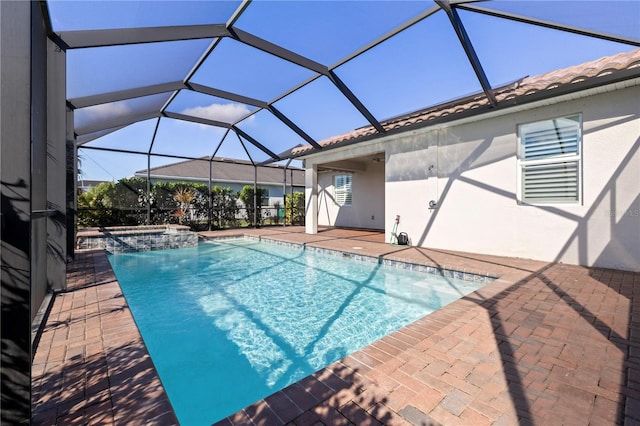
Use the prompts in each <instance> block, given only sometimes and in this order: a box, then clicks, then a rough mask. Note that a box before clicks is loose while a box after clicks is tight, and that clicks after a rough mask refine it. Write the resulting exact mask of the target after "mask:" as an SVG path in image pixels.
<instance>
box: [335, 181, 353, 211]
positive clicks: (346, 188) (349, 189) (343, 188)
mask: <svg viewBox="0 0 640 426" xmlns="http://www.w3.org/2000/svg"><path fill="white" fill-rule="evenodd" d="M340 178H344V179H345V180H347V178H348V181H349V182H348V183H346V182H345V183H344V184H342V185H338V179H340ZM342 192H344V194H345V195H344V201H342V202H340V200H341V199H342V196H341V195H340V193H342ZM333 200H334V202H335V204H336V205H338V206H340V207H346V206H351V205H353V174H350V173H344V174H338V175H333Z"/></svg>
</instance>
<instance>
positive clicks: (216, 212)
mask: <svg viewBox="0 0 640 426" xmlns="http://www.w3.org/2000/svg"><path fill="white" fill-rule="evenodd" d="M211 207H212V221H213V226H215V227H217V228H227V227H230V226H236V225H237V219H236V215H237V213H238V197H237V196H236V194H235V193H234V191H233V189H232V188H228V187H227V188H223V187H221V186H219V185H216V186H214V187H213V188H211Z"/></svg>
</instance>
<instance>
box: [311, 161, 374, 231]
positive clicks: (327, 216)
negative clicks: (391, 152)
mask: <svg viewBox="0 0 640 426" xmlns="http://www.w3.org/2000/svg"><path fill="white" fill-rule="evenodd" d="M341 174H345V173H341V172H333V171H331V172H321V173H319V174H318V225H324V226H327V225H328V226H344V227H351V228H369V229H384V225H385V223H384V215H385V211H384V186H385V174H384V163H382V162H380V163H368V164H367V165H366V168H365V170H364V171H357V172H355V173H353V174H352V176H353V177H352V184H351V185H352V194H353V199H352V204H351V205H350V206H339V205H338V204H336V202H335V199H334V194H335V191H334V176H336V175H341Z"/></svg>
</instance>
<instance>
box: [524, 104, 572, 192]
mask: <svg viewBox="0 0 640 426" xmlns="http://www.w3.org/2000/svg"><path fill="white" fill-rule="evenodd" d="M518 133H519V140H520V149H519V163H520V168H521V182H520V188H519V195H520V197H519V198H520V200H521V201H523V202H526V203H530V204H542V203H578V202H580V193H581V180H580V160H581V149H580V148H581V147H580V145H581V142H582V141H581V139H582V137H581V131H580V116H579V115H576V116H571V117H565V118H558V119H554V120H545V121H540V122H536V123H530V124H525V125H522V126H520V127H519V128H518Z"/></svg>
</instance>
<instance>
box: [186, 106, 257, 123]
mask: <svg viewBox="0 0 640 426" xmlns="http://www.w3.org/2000/svg"><path fill="white" fill-rule="evenodd" d="M250 112H251V111H249V108H247V107H246V106H244V105H241V104H211V105H209V106H204V107H202V106H198V107H194V108H186V109H184V110H182V111H181V114H185V115H192V116H194V117H200V118H207V119H209V120H215V121H221V122H223V123H235V122H236V121H237V120H238V119H240V118H242V117H244V116H245V115H247V114H249V113H250ZM252 118H253V116H252V117H251V118H250V120H251V119H252Z"/></svg>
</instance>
